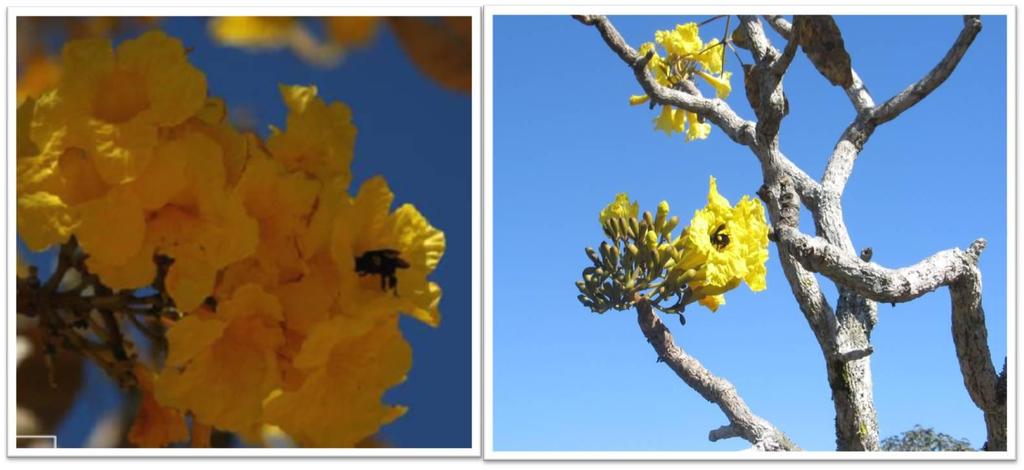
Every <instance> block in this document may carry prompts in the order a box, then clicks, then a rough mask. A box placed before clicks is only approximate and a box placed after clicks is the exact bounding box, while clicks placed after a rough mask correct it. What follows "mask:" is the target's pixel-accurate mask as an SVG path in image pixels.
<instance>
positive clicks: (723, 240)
mask: <svg viewBox="0 0 1024 470" xmlns="http://www.w3.org/2000/svg"><path fill="white" fill-rule="evenodd" d="M723 230H725V224H722V225H719V226H718V228H716V229H715V232H714V233H712V234H711V244H712V245H715V247H716V248H718V249H719V250H724V249H725V247H727V246H729V235H727V234H724V233H722V231H723Z"/></svg>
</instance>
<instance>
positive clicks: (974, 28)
mask: <svg viewBox="0 0 1024 470" xmlns="http://www.w3.org/2000/svg"><path fill="white" fill-rule="evenodd" d="M980 31H981V17H979V16H975V15H967V16H964V27H963V29H961V30H960V34H959V35H958V36H957V38H956V42H954V43H953V46H952V47H950V48H949V51H948V52H946V55H945V57H943V58H942V60H941V61H939V63H938V64H936V65H935V67H934V68H932V70H931V71H929V72H928V74H927V75H925V76H924V77H922V78H921V79H920V80H918V81H917V82H916V83H914V84H912V85H910V86H908V87H907V88H906V89H904V90H903V91H901V92H899V93H898V94H897V95H896V96H893V97H892V98H889V100H888V101H886V102H885V103H883V104H882V105H881V106H879V107H878V108H877V109H876V110H875V111H874V112H873V113H872V118H873V119H874V121H875V123H876V124H882V123H885V122H888V121H891V120H893V119H895V118H896V117H897V116H899V115H900V113H902V112H903V111H906V110H907V109H909V108H910V107H911V106H914V105H915V104H917V103H919V102H920V101H921V100H923V99H925V97H927V96H928V95H929V94H931V92H933V91H935V89H936V88H938V86H939V85H941V84H942V82H945V81H946V79H947V78H949V76H950V75H951V74H952V73H953V70H954V69H956V66H957V64H959V63H960V59H962V58H963V57H964V54H966V53H967V49H968V48H969V47H971V43H973V42H974V38H975V37H976V36H977V35H978V33H979V32H980Z"/></svg>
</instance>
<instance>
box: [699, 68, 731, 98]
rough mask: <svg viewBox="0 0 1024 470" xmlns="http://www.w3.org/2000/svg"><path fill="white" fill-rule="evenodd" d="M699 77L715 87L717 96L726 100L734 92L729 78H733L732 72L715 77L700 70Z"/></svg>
mask: <svg viewBox="0 0 1024 470" xmlns="http://www.w3.org/2000/svg"><path fill="white" fill-rule="evenodd" d="M697 75H700V77H701V78H703V79H704V80H705V81H707V82H708V83H710V84H711V86H713V87H715V96H717V97H718V98H721V99H724V98H725V97H727V96H729V93H731V92H732V85H730V84H729V78H730V77H732V72H723V73H722V74H721V75H718V76H714V75H710V74H708V73H706V72H704V71H701V70H698V71H697Z"/></svg>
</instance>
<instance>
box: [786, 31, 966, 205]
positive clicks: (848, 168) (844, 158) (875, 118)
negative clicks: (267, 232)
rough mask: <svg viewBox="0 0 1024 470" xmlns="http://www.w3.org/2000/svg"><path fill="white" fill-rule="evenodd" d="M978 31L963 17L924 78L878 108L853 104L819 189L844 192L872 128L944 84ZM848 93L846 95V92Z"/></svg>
mask: <svg viewBox="0 0 1024 470" xmlns="http://www.w3.org/2000/svg"><path fill="white" fill-rule="evenodd" d="M782 21H785V20H782ZM980 31H981V19H980V18H979V17H977V16H965V17H964V27H963V29H962V30H961V31H960V35H959V36H958V37H957V39H956V42H954V43H953V46H952V47H950V49H949V51H948V52H946V56H945V57H943V58H942V60H941V61H940V62H939V63H938V64H937V65H936V66H935V67H934V68H932V70H931V71H930V72H928V74H927V75H925V76H924V77H923V78H921V79H920V80H918V81H917V82H916V83H914V84H912V85H910V86H908V87H907V88H906V89H905V90H903V91H902V92H900V93H899V94H897V95H896V96H894V97H892V98H890V99H889V100H888V101H886V102H885V103H883V104H882V105H881V106H879V107H878V108H871V107H870V106H868V107H857V104H856V103H855V104H854V107H856V108H857V117H856V118H855V119H854V122H853V123H851V124H850V125H849V126H847V128H846V130H845V131H843V135H842V136H841V137H840V138H839V142H837V143H836V146H835V148H833V150H832V154H831V156H830V157H829V162H828V167H827V168H826V169H825V175H824V176H823V177H822V186H823V187H824V188H825V189H826V190H829V191H834V192H836V193H838V194H841V193H842V192H843V189H844V188H845V186H846V182H847V180H848V179H849V177H850V173H851V172H852V171H853V164H854V162H855V161H856V159H857V155H858V154H860V151H861V150H862V149H863V148H864V144H865V143H866V142H867V140H868V139H869V138H870V137H871V134H873V133H874V131H875V128H876V127H877V126H878V125H879V124H883V123H885V122H888V121H891V120H893V119H895V118H896V117H897V116H899V115H900V113H902V112H903V111H906V110H907V109H909V108H910V107H911V106H914V105H915V104H917V103H918V102H920V101H921V100H923V99H924V98H925V97H927V96H928V95H929V94H930V93H931V92H932V91H934V90H935V89H936V88H937V87H938V86H939V85H941V84H942V83H943V82H945V81H946V79H947V78H949V76H950V74H952V73H953V70H954V69H956V66H957V64H959V63H960V59H962V58H963V56H964V54H965V53H966V52H967V49H968V48H969V47H970V46H971V43H972V42H973V41H974V38H975V37H976V36H977V35H978V32H980ZM854 79H855V80H854V82H855V85H856V82H859V78H857V77H856V75H855V76H854ZM851 88H852V87H851ZM847 93H848V94H849V89H848V91H847ZM851 99H852V97H851ZM868 99H869V100H870V95H868Z"/></svg>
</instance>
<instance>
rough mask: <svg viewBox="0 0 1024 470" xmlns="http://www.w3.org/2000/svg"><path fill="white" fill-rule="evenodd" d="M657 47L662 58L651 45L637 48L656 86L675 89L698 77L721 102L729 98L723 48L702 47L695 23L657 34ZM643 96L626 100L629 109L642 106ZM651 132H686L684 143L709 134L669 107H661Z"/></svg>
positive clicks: (682, 112) (694, 116) (688, 116)
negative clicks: (661, 50)
mask: <svg viewBox="0 0 1024 470" xmlns="http://www.w3.org/2000/svg"><path fill="white" fill-rule="evenodd" d="M654 40H655V42H656V43H657V45H659V46H661V48H662V49H663V50H664V51H665V54H666V55H665V56H664V57H662V56H661V55H659V54H658V52H657V49H656V48H655V43H651V42H647V43H644V44H642V45H641V46H640V51H639V52H640V55H641V56H646V55H647V54H651V60H650V61H649V62H648V63H647V69H648V70H649V71H650V73H651V74H652V76H653V77H654V79H655V81H657V82H658V84H659V85H661V86H664V87H669V88H676V87H677V86H679V85H680V84H682V83H683V82H688V81H692V80H693V77H694V76H698V77H700V78H701V79H703V80H704V81H705V82H707V83H708V84H710V85H711V86H712V87H714V89H715V95H716V96H717V97H718V98H722V99H724V98H725V97H727V96H729V93H730V92H731V91H732V86H731V85H730V84H729V79H730V77H731V76H732V72H727V71H724V70H723V57H724V55H723V53H724V51H725V45H724V44H723V43H722V42H719V40H718V39H712V40H710V41H708V42H707V43H705V42H704V41H702V40H701V38H700V34H699V31H698V26H697V23H692V22H691V23H686V24H684V25H676V27H675V29H673V30H668V31H657V32H655V35H654ZM649 99H650V97H649V96H647V95H634V96H631V97H630V98H629V103H630V104H631V105H638V104H642V103H646V102H647V101H648V100H649ZM654 127H655V129H658V130H662V131H664V132H665V133H666V134H669V135H671V134H674V133H682V132H684V131H685V132H686V140H687V141H691V140H694V139H705V138H707V136H708V134H709V133H710V132H711V125H710V124H708V123H706V122H704V120H703V119H701V118H700V117H699V116H698V115H697V114H696V113H693V112H690V111H686V110H683V109H677V108H676V107H674V106H671V105H662V106H661V113H660V114H659V115H658V117H657V118H655V119H654Z"/></svg>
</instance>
